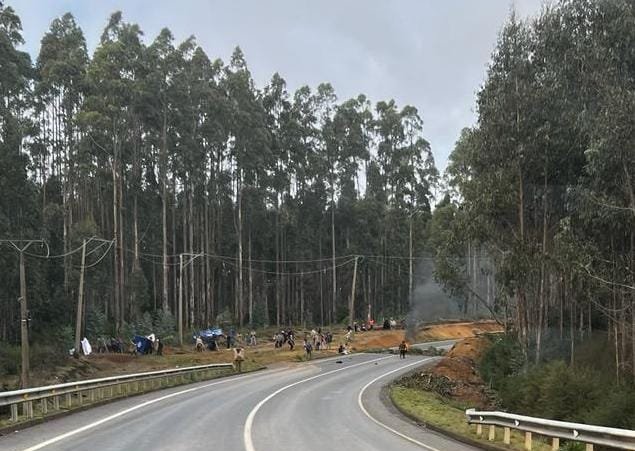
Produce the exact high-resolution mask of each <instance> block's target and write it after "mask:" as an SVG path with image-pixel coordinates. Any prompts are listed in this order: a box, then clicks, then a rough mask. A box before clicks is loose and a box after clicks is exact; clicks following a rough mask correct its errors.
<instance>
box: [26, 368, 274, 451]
mask: <svg viewBox="0 0 635 451" xmlns="http://www.w3.org/2000/svg"><path fill="white" fill-rule="evenodd" d="M284 369H285V368H281V369H275V370H271V371H270V372H268V373H267V374H275V373H278V372H280V371H283V370H284ZM254 373H256V374H245V375H243V376H237V377H228V378H224V379H223V380H220V381H218V380H217V381H215V382H211V383H209V384H204V385H199V386H197V387H192V388H188V389H185V390H181V391H177V392H174V393H170V394H168V395H164V396H161V397H159V398H154V399H150V400H148V401H145V402H142V403H141V404H137V405H135V406H132V407H129V408H127V409H124V410H121V411H119V412H117V413H114V414H112V415H109V416H107V417H104V418H102V419H100V420H97V421H94V422H92V423H89V424H86V425H84V426H82V427H79V428H77V429H73V430H71V431H68V432H65V433H63V434H60V435H58V436H55V437H52V438H50V439H48V440H45V441H43V442H40V443H38V444H35V445H32V446H30V447H28V448H25V449H24V451H36V450H39V449H42V448H44V447H47V446H49V445H53V444H54V443H57V442H59V441H62V440H64V439H66V438H68V437H72V436H74V435H77V434H79V433H82V432H84V431H87V430H90V429H93V428H95V427H97V426H99V425H101V424H104V423H107V422H108V421H112V420H114V419H116V418H119V417H121V416H123V415H126V414H128V413H130V412H134V411H135V410H138V409H141V408H143V407H147V406H149V405H152V404H155V403H157V402H160V401H164V400H166V399H169V398H173V397H175V396H179V395H182V394H185V393H191V392H194V391H198V390H202V389H204V388H208V387H211V386H214V385H220V384H226V383H228V382H232V381H236V380H243V379H247V378H252V377H255V376H262V375H263V373H262V372H260V371H258V372H254ZM122 399H125V398H122Z"/></svg>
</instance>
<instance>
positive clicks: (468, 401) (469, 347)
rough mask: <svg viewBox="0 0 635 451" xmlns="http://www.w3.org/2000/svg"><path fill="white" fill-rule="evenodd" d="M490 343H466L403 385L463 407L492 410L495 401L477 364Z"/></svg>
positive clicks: (481, 340) (476, 339) (477, 340)
mask: <svg viewBox="0 0 635 451" xmlns="http://www.w3.org/2000/svg"><path fill="white" fill-rule="evenodd" d="M489 343H490V340H489V339H487V338H486V337H473V338H467V339H465V340H462V341H460V342H458V343H457V344H456V345H455V346H454V347H453V348H452V349H451V350H450V351H449V352H448V353H447V354H446V355H445V356H444V357H442V358H441V359H440V360H439V361H438V362H437V364H436V365H434V366H433V367H432V368H431V369H429V370H427V371H424V372H416V373H413V374H411V375H409V376H406V377H405V378H403V379H401V380H400V381H399V384H400V385H403V386H406V387H409V388H417V389H420V390H426V391H433V392H435V393H438V394H439V395H441V396H443V397H445V398H449V399H452V400H454V401H456V402H458V403H459V404H462V405H469V406H470V407H476V408H481V409H488V408H491V407H493V406H492V399H491V397H490V395H489V393H488V390H487V386H486V385H485V383H484V382H483V379H481V377H480V375H479V374H478V371H477V369H476V365H477V362H478V361H479V359H480V357H481V356H482V355H483V352H484V351H485V350H486V349H487V347H488V346H489Z"/></svg>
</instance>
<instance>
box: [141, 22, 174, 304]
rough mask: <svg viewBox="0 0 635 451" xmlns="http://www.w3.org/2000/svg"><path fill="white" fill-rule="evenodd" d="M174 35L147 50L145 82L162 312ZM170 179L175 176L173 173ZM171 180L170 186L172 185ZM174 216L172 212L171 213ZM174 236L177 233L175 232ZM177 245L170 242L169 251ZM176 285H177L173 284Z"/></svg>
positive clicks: (164, 32)
mask: <svg viewBox="0 0 635 451" xmlns="http://www.w3.org/2000/svg"><path fill="white" fill-rule="evenodd" d="M173 40H174V39H173V36H172V33H171V32H170V30H168V29H167V28H164V29H162V30H161V32H160V33H159V35H158V36H157V37H156V38H155V39H154V41H153V42H152V44H151V45H150V46H148V49H147V62H146V64H147V70H148V75H147V77H146V80H145V83H146V85H147V87H146V89H147V90H148V91H149V92H151V93H153V94H154V96H153V97H152V99H151V105H152V107H151V108H149V109H148V121H149V124H148V128H149V132H150V135H151V140H152V144H153V146H154V147H155V148H157V149H158V151H159V157H158V172H159V183H160V188H161V227H162V246H161V250H162V265H163V271H162V285H161V288H162V295H161V307H162V309H163V310H164V311H169V310H170V303H169V287H170V283H169V264H168V205H169V200H170V199H169V197H170V192H169V191H168V177H169V175H170V163H171V158H170V155H171V154H172V153H173V152H171V149H170V146H171V145H173V137H174V127H173V110H174V106H173V103H174V101H175V96H174V84H173V80H174V72H175V70H176V64H175V63H176V50H175V48H174V45H173ZM172 174H173V176H174V175H175V173H174V171H172ZM175 183H176V182H175V179H173V187H174V185H175ZM172 194H173V195H174V193H172ZM173 216H174V210H173ZM174 233H176V231H174ZM175 245H176V243H174V242H173V243H172V246H173V247H172V249H173V250H174V249H175V248H174V246H175ZM175 285H176V284H175Z"/></svg>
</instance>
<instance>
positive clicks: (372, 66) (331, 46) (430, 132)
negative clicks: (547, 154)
mask: <svg viewBox="0 0 635 451" xmlns="http://www.w3.org/2000/svg"><path fill="white" fill-rule="evenodd" d="M5 4H7V5H10V6H12V7H13V8H14V9H15V10H16V11H17V12H18V14H19V15H20V18H21V19H22V23H23V27H24V37H25V39H26V41H27V42H26V49H27V50H28V51H29V52H30V53H31V55H32V56H33V59H34V60H35V58H36V57H37V53H38V51H39V46H40V39H41V38H42V35H43V34H44V33H45V32H46V30H47V29H48V28H49V25H50V22H51V21H52V20H53V19H54V18H55V17H57V16H60V15H62V14H63V13H65V12H68V11H70V12H71V13H72V14H73V15H74V16H75V18H76V20H77V21H78V23H79V25H80V26H81V27H82V29H83V30H84V34H85V35H86V40H87V42H88V46H89V50H90V51H91V52H92V50H93V49H94V48H95V45H96V44H97V42H98V39H99V36H100V34H101V32H102V30H103V28H104V26H105V25H106V23H107V20H108V17H109V15H110V14H111V13H112V12H114V11H117V10H121V11H123V15H124V19H125V20H126V21H129V22H135V23H138V24H139V25H140V26H141V29H142V30H143V31H144V33H145V36H146V42H149V41H151V40H152V39H153V38H154V37H155V36H156V35H157V33H158V32H159V30H160V29H161V28H163V27H168V28H169V29H170V30H172V33H173V34H174V36H175V38H176V39H177V41H181V40H184V39H186V38H187V37H188V36H190V35H195V36H196V38H197V41H198V43H199V44H200V45H201V46H202V47H203V48H204V49H205V51H206V52H207V54H208V55H209V57H210V58H212V59H214V58H217V57H220V58H221V59H223V60H224V61H228V60H229V56H230V55H231V52H232V50H233V48H234V47H235V46H236V45H240V47H241V48H242V50H243V52H244V53H245V56H246V58H247V63H248V64H249V68H250V70H251V72H252V74H253V77H254V79H255V80H256V82H257V84H258V86H259V87H262V86H263V85H264V84H265V83H266V82H267V81H268V80H269V79H270V77H271V75H272V74H273V73H274V72H279V73H280V74H281V75H282V76H283V77H284V78H285V79H286V81H287V84H288V88H289V91H293V90H295V89H296V88H297V87H299V86H301V85H303V84H308V85H309V86H311V87H315V86H317V85H318V84H319V83H320V82H324V81H328V82H330V83H331V84H332V85H333V87H334V88H335V90H336V92H337V95H338V97H339V99H345V98H349V97H353V96H356V95H357V94H360V93H363V94H366V95H367V96H368V97H369V98H370V99H371V100H372V101H373V102H376V101H378V100H388V99H391V98H394V99H395V100H396V101H397V102H398V104H399V105H400V106H403V105H405V104H411V105H414V106H415V107H417V109H418V110H419V112H420V114H421V116H422V117H423V120H424V127H425V130H424V131H425V136H426V138H427V139H428V140H429V141H430V143H431V145H432V151H433V153H434V156H435V159H436V162H437V166H438V167H439V168H440V169H444V168H445V166H446V163H447V157H448V155H449V153H450V152H451V151H452V148H453V146H454V142H455V141H456V139H457V137H458V135H459V132H460V130H461V129H462V128H463V127H465V126H469V125H471V124H473V123H474V120H475V115H474V99H475V93H476V91H477V90H478V88H479V86H480V84H481V83H482V82H483V80H484V77H485V71H486V67H487V63H488V61H489V57H490V54H491V52H492V49H493V48H494V45H495V43H496V39H497V36H498V32H499V31H500V29H501V27H502V25H503V23H504V22H505V20H506V18H507V17H508V15H509V12H510V10H511V8H512V7H513V8H514V9H515V10H516V12H517V14H519V15H520V16H523V17H526V16H528V15H535V14H537V13H538V12H539V11H540V5H541V1H540V0H408V1H406V0H399V1H398V0H393V1H387V0H348V1H342V0H328V1H308V0H307V1H302V0H269V1H263V0H253V1H247V0H242V1H241V0H227V1H224V2H221V1H212V0H128V1H125V0H48V1H47V0H6V1H5Z"/></svg>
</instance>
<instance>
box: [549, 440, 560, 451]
mask: <svg viewBox="0 0 635 451" xmlns="http://www.w3.org/2000/svg"><path fill="white" fill-rule="evenodd" d="M559 449H560V439H559V438H558V437H554V438H552V439H551V450H552V451H558V450H559Z"/></svg>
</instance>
